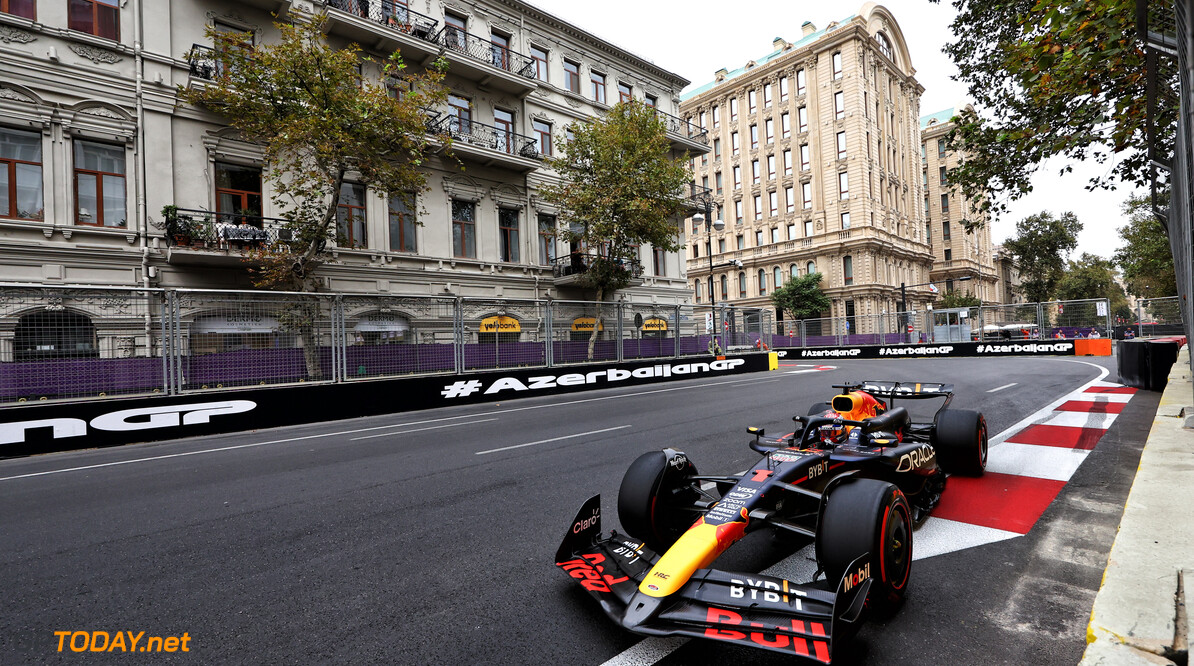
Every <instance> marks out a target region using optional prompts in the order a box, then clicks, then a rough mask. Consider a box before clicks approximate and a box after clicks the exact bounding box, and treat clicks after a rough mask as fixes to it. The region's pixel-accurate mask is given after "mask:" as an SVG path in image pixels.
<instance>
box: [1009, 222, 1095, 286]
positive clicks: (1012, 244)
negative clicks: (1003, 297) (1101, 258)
mask: <svg viewBox="0 0 1194 666" xmlns="http://www.w3.org/2000/svg"><path fill="white" fill-rule="evenodd" d="M1080 231H1082V223H1081V222H1079V221H1078V217H1077V216H1076V215H1074V214H1073V213H1070V212H1065V213H1062V214H1061V216H1060V217H1054V216H1053V214H1052V213H1050V212H1048V211H1044V212H1040V213H1037V214H1036V215H1029V216H1028V217H1026V218H1024V219H1022V220H1020V221H1019V222H1017V223H1016V236H1015V237H1014V238H1011V239H1009V240H1006V241H1004V243H1003V249H1004V250H1006V251H1007V252H1008V253H1009V254H1011V255H1012V256H1013V257H1014V258H1015V261H1016V266H1018V267H1019V268H1020V293H1022V294H1023V295H1024V298H1025V299H1026V300H1027V301H1029V302H1033V303H1039V302H1041V301H1047V300H1050V299H1052V298H1053V294H1054V293H1055V292H1056V291H1057V283H1058V281H1059V280H1061V277H1062V274H1063V273H1064V272H1065V268H1066V263H1065V262H1066V258H1067V257H1068V256H1069V253H1070V252H1071V251H1073V250H1074V248H1076V247H1078V232H1080Z"/></svg>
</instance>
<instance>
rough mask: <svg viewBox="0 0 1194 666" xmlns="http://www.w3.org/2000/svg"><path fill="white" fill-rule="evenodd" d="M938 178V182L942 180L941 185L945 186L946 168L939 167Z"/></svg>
mask: <svg viewBox="0 0 1194 666" xmlns="http://www.w3.org/2000/svg"><path fill="white" fill-rule="evenodd" d="M937 177H938V180H940V182H941V184H942V185H944V184H945V167H939V168H938V169H937Z"/></svg>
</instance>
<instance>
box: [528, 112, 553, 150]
mask: <svg viewBox="0 0 1194 666" xmlns="http://www.w3.org/2000/svg"><path fill="white" fill-rule="evenodd" d="M531 128H532V129H533V130H534V132H535V147H536V148H537V149H538V150H539V154H540V155H545V156H549V155H551V123H548V122H544V121H542V120H534V121H532V122H531Z"/></svg>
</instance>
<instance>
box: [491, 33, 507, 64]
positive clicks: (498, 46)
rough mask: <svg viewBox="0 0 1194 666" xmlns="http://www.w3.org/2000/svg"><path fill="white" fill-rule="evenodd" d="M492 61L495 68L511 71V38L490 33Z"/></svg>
mask: <svg viewBox="0 0 1194 666" xmlns="http://www.w3.org/2000/svg"><path fill="white" fill-rule="evenodd" d="M489 43H490V48H489V50H490V59H489V61H490V62H492V63H493V66H494V67H497V68H499V69H506V70H508V69H510V37H509V36H507V35H500V34H498V33H496V32H491V33H489Z"/></svg>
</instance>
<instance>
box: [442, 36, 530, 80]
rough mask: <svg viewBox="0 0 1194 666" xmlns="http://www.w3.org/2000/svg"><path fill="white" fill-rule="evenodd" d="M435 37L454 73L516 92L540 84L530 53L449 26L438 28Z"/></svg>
mask: <svg viewBox="0 0 1194 666" xmlns="http://www.w3.org/2000/svg"><path fill="white" fill-rule="evenodd" d="M434 40H435V42H436V43H438V44H439V45H440V46H442V47H443V50H444V55H445V56H447V58H448V63H449V68H450V71H452V72H453V73H454V74H457V75H459V76H463V77H465V78H468V79H470V80H474V81H477V82H478V83H480V84H481V85H482V86H488V87H493V88H497V89H499V90H502V91H505V92H512V93H517V94H528V93H530V92H531V91H532V90H534V89H535V88H537V87H538V86H539V84H538V81H537V80H536V78H535V60H534V59H533V58H531V57H530V56H526V55H523V54H521V53H518V52H516V51H512V50H510V48H509V47H506V46H502V45H500V44H495V43H494V42H493V40H491V39H486V38H484V37H479V36H477V35H474V34H472V33H469V32H465V31H464V30H461V29H460V28H457V27H455V26H451V25H445V26H443V27H442V28H440V30H439V32H438V33H437V34H436V36H435V38H434Z"/></svg>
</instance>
